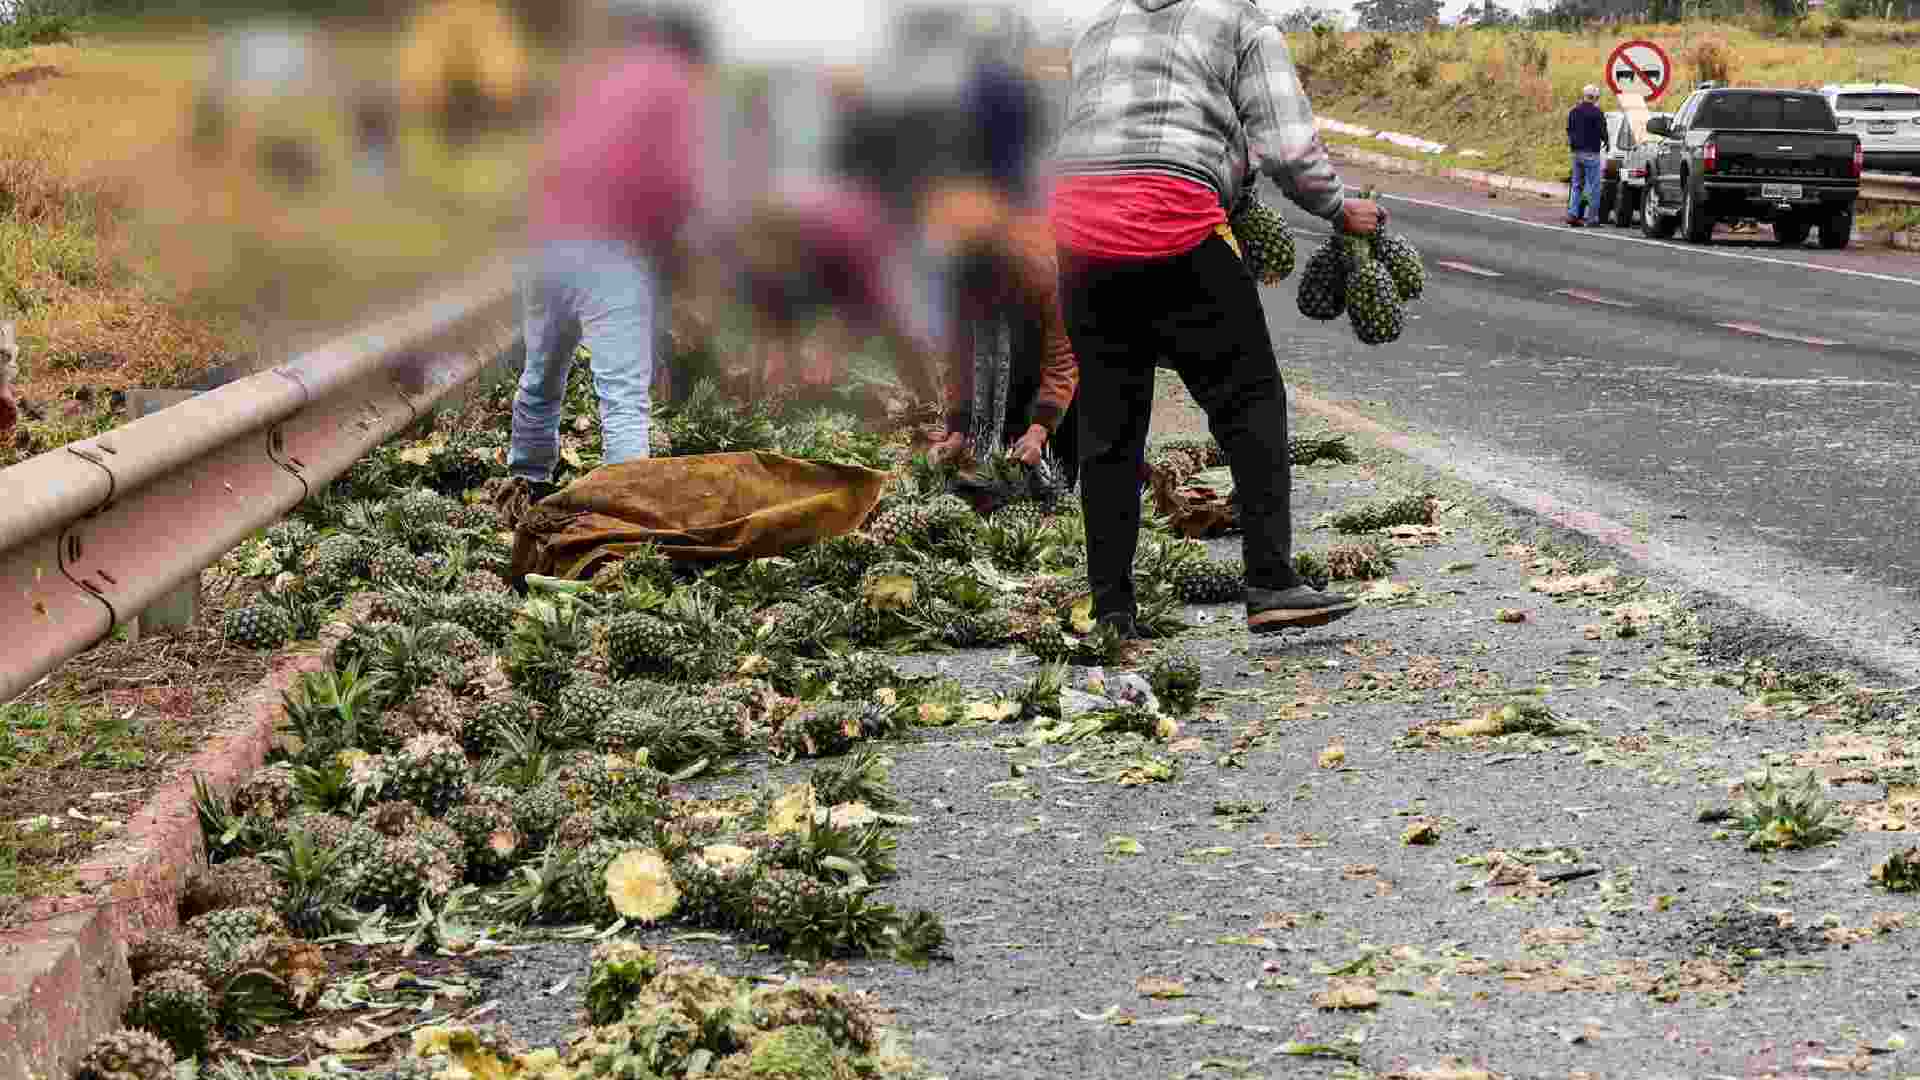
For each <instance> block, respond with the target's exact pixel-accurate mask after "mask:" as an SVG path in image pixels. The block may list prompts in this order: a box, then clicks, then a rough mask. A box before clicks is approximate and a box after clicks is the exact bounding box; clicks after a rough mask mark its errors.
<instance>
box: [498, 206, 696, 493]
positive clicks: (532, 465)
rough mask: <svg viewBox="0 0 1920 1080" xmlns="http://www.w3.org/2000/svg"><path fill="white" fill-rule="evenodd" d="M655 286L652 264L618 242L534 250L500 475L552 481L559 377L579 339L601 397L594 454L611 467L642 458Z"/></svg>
mask: <svg viewBox="0 0 1920 1080" xmlns="http://www.w3.org/2000/svg"><path fill="white" fill-rule="evenodd" d="M659 292H660V288H659V282H658V276H657V275H656V274H655V272H654V267H653V263H652V261H651V260H650V259H648V258H647V257H646V256H644V255H639V254H636V253H635V252H633V251H632V250H630V249H628V248H627V247H625V246H623V245H620V244H616V243H611V242H606V241H590V240H569V241H554V242H551V243H548V244H546V245H544V246H542V247H541V248H540V249H539V250H537V251H536V252H535V253H534V255H533V257H532V259H531V260H530V261H529V264H528V265H527V266H525V267H524V268H523V269H522V270H521V274H520V298H521V305H522V313H523V316H524V318H523V324H522V326H523V332H524V333H525V335H526V341H527V366H526V369H525V370H524V371H522V372H521V374H520V392H519V393H518V394H516V395H514V399H513V445H512V448H511V449H510V450H509V451H508V454H507V469H508V471H509V472H511V473H512V474H513V475H515V476H519V477H524V478H526V479H528V480H533V481H544V480H549V479H551V478H552V477H553V467H554V463H555V462H556V461H558V460H559V458H560V414H561V411H562V410H563V408H564V407H565V405H566V398H567V373H568V372H569V371H570V370H571V369H572V367H573V354H574V350H575V349H577V348H578V347H579V346H581V345H585V346H586V347H587V350H588V352H590V353H591V354H592V364H593V386H594V389H595V390H596V391H597V392H598V393H599V395H600V441H601V458H602V460H603V461H604V462H605V463H606V464H608V465H616V464H619V463H620V462H622V461H635V460H638V459H641V458H644V457H646V456H647V439H648V435H649V433H650V428H651V423H652V414H653V401H652V397H651V393H650V384H651V382H652V379H653V364H654V357H653V351H654V326H655V314H656V312H658V311H659V309H660V296H659Z"/></svg>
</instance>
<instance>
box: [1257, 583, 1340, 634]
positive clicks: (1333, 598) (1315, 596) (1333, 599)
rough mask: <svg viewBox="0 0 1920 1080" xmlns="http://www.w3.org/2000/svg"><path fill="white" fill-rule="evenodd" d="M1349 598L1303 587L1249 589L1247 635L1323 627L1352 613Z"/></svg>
mask: <svg viewBox="0 0 1920 1080" xmlns="http://www.w3.org/2000/svg"><path fill="white" fill-rule="evenodd" d="M1356 606H1357V605H1356V604H1355V603H1354V602H1353V599H1352V598H1351V597H1347V596H1341V595H1340V594H1339V593H1327V592H1321V591H1320V590H1318V589H1311V588H1308V587H1307V586H1305V585H1296V586H1294V587H1293V588H1291V589H1248V590H1247V632H1248V633H1250V634H1277V633H1279V632H1280V631H1282V630H1292V629H1294V628H1295V627H1305V626H1325V625H1327V624H1328V623H1330V622H1332V621H1334V620H1335V619H1338V618H1342V617H1344V616H1346V615H1349V614H1351V613H1352V612H1353V609H1354V608H1355V607H1356Z"/></svg>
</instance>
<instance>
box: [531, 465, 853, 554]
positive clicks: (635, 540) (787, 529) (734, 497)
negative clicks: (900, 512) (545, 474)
mask: <svg viewBox="0 0 1920 1080" xmlns="http://www.w3.org/2000/svg"><path fill="white" fill-rule="evenodd" d="M886 482H887V476H886V474H885V473H880V472H875V471H873V470H872V469H863V468H860V467H858V466H853V465H828V464H822V463H818V462H811V461H799V460H796V459H794V458H788V457H781V456H780V455H778V454H762V453H741V454H690V455H686V456H683V457H666V458H651V459H649V460H646V461H630V462H627V463H625V464H621V465H608V466H605V467H603V468H600V469H596V470H594V471H593V472H591V473H588V474H587V475H586V476H584V477H582V478H581V479H579V480H577V481H575V482H574V483H573V484H572V485H571V486H569V487H568V488H566V489H565V490H564V491H558V492H555V493H554V494H553V495H551V496H549V497H548V498H546V499H543V500H541V501H540V502H539V503H536V504H532V505H528V504H527V503H526V497H525V488H524V487H522V486H520V485H517V484H516V485H514V486H513V487H510V488H508V489H507V490H506V491H504V492H503V493H502V495H501V500H500V505H501V510H502V512H503V513H504V514H505V516H506V519H507V521H508V522H510V523H511V524H513V526H514V545H513V568H512V577H513V580H514V581H516V582H518V581H521V580H524V579H525V577H526V575H528V574H544V575H547V576H549V577H560V578H576V579H581V580H584V579H586V578H589V577H591V576H592V575H593V572H594V571H595V570H596V569H598V568H599V567H600V565H601V564H602V563H604V562H606V561H607V560H608V559H620V558H624V557H625V556H626V554H627V553H628V552H630V551H632V550H634V549H635V548H636V547H639V546H640V545H642V544H646V543H653V544H657V545H659V546H660V548H661V550H662V551H664V552H665V553H666V554H667V555H668V556H669V557H671V558H675V559H685V560H688V561H693V562H720V561H725V560H729V559H753V558H764V557H767V556H772V555H784V554H786V553H787V552H789V551H792V550H794V549H795V548H800V547H804V546H806V545H807V544H811V543H813V542H814V541H816V540H824V539H828V538H830V537H835V536H840V535H843V534H845V533H850V532H852V531H853V530H855V529H858V528H859V527H860V525H861V523H862V522H864V521H866V519H867V515H868V514H869V513H871V512H872V511H873V507H874V504H875V503H877V502H879V501H880V493H881V491H882V489H883V488H884V487H885V485H886Z"/></svg>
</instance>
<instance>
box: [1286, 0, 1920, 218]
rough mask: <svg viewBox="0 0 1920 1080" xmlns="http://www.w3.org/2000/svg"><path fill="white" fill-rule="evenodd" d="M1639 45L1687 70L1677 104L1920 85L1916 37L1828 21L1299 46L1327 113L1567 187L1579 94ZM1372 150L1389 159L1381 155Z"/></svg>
mask: <svg viewBox="0 0 1920 1080" xmlns="http://www.w3.org/2000/svg"><path fill="white" fill-rule="evenodd" d="M1836 26H1838V27H1841V29H1840V30H1838V31H1836V30H1835V29H1833V28H1834V27H1836ZM1835 34H1837V35H1838V36H1830V35H1835ZM1382 38H1384V39H1386V40H1387V41H1388V42H1389V44H1391V46H1392V61H1391V62H1390V63H1388V64H1385V65H1380V64H1375V63H1372V62H1368V61H1364V60H1360V59H1357V58H1360V57H1363V56H1365V54H1366V52H1367V50H1368V47H1369V45H1370V43H1371V42H1372V41H1374V40H1376V39H1382ZM1633 38H1646V39H1649V40H1652V41H1656V42H1659V43H1660V44H1661V45H1662V46H1663V47H1665V48H1666V49H1667V51H1668V53H1669V55H1671V56H1673V58H1674V60H1675V63H1676V65H1677V66H1678V69H1679V70H1678V71H1677V72H1676V80H1675V83H1674V87H1675V90H1674V92H1671V93H1670V94H1669V95H1668V97H1667V98H1665V99H1663V104H1668V105H1673V104H1677V103H1678V101H1679V100H1680V99H1681V98H1682V97H1684V90H1685V88H1686V87H1690V86H1692V85H1693V84H1694V83H1695V82H1697V81H1699V80H1702V79H1715V80H1720V81H1731V82H1734V83H1735V84H1737V85H1745V86H1780V87H1798V88H1815V87H1818V86H1821V85H1823V84H1825V83H1829V82H1854V81H1873V80H1876V79H1883V80H1886V81H1889V82H1905V83H1916V82H1920V47H1917V46H1920V31H1916V30H1915V29H1914V28H1912V27H1911V26H1908V25H1904V24H1900V23H1871V22H1853V23H1838V22H1836V21H1834V20H1828V19H1825V18H1824V17H1815V18H1813V19H1808V20H1802V21H1800V22H1797V23H1787V24H1782V25H1780V26H1778V27H1776V26H1775V25H1774V24H1773V23H1771V22H1767V21H1760V20H1754V21H1752V22H1751V23H1750V24H1749V25H1733V24H1706V23H1699V24H1689V25H1687V26H1685V27H1679V26H1632V25H1626V26H1611V27H1596V28H1594V29H1592V30H1587V31H1581V32H1568V33H1560V32H1528V31H1481V32H1476V31H1471V30H1436V31H1430V32H1427V33H1424V34H1395V35H1373V34H1363V33H1348V34H1339V35H1332V36H1331V37H1329V38H1316V37H1315V36H1314V35H1311V34H1295V35H1292V36H1291V38H1290V43H1291V45H1292V48H1293V53H1294V58H1295V60H1296V62H1297V63H1298V64H1299V65H1300V67H1301V71H1302V74H1303V76H1304V77H1305V78H1306V79H1307V83H1308V87H1309V89H1310V91H1311V93H1312V96H1313V102H1314V107H1315V109H1316V111H1318V112H1320V113H1321V114H1323V115H1326V116H1329V117H1335V118H1338V119H1341V120H1345V121H1348V122H1350V123H1358V124H1365V125H1366V126H1368V127H1376V128H1385V129H1389V130H1394V131H1404V132H1407V133H1409V134H1414V135H1419V136H1421V137H1423V138H1427V139H1432V140H1435V141H1437V142H1443V143H1447V144H1449V145H1451V146H1455V147H1458V148H1461V149H1475V150H1479V151H1482V152H1483V153H1484V154H1486V155H1487V156H1486V157H1484V158H1477V159H1459V158H1453V157H1448V159H1447V161H1446V162H1445V163H1447V164H1458V165H1467V166H1470V167H1476V168H1485V169H1493V170H1496V171H1502V172H1511V173H1515V174H1518V175H1522V176H1531V177H1536V178H1538V179H1543V180H1564V179H1566V176H1567V168H1568V166H1567V154H1566V139H1565V129H1564V123H1565V113H1566V110H1567V109H1568V108H1570V107H1571V106H1572V104H1573V103H1574V102H1575V101H1576V100H1578V98H1579V94H1580V88H1581V87H1582V86H1584V85H1586V84H1587V83H1600V82H1602V81H1603V75H1604V71H1603V69H1604V67H1605V62H1606V57H1607V54H1608V53H1609V52H1610V51H1611V50H1612V48H1613V46H1614V45H1615V44H1617V43H1618V42H1620V41H1624V40H1629V39H1633ZM1373 48H1374V49H1375V50H1378V49H1379V48H1380V46H1373ZM1376 146H1377V148H1378V149H1380V150H1382V151H1385V152H1392V148H1391V147H1390V146H1388V145H1386V144H1376Z"/></svg>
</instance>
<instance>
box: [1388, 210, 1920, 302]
mask: <svg viewBox="0 0 1920 1080" xmlns="http://www.w3.org/2000/svg"><path fill="white" fill-rule="evenodd" d="M1380 197H1381V198H1382V199H1389V200H1393V201H1395V202H1403V203H1411V204H1412V205H1414V206H1425V207H1428V208H1430V209H1434V210H1445V211H1448V212H1450V213H1454V214H1465V215H1467V216H1468V217H1477V218H1485V219H1486V220H1488V221H1498V222H1500V223H1501V224H1504V225H1517V226H1519V227H1521V228H1526V229H1542V230H1545V231H1547V232H1551V233H1557V234H1559V235H1561V236H1569V237H1571V236H1591V237H1593V238H1595V239H1600V240H1612V241H1613V242H1615V243H1619V244H1646V245H1648V246H1649V247H1657V248H1662V249H1664V250H1667V251H1673V252H1684V253H1686V254H1689V255H1702V256H1707V257H1710V258H1717V259H1738V260H1740V261H1742V262H1756V263H1767V264H1768V265H1771V266H1786V267H1791V268H1792V269H1795V270H1819V271H1821V272H1823V273H1828V274H1845V275H1846V276H1848V277H1857V278H1866V279H1867V280H1869V281H1889V282H1892V283H1893V284H1895V285H1920V278H1910V277H1901V276H1899V275H1898V274H1876V273H1874V272H1873V271H1871V270H1850V269H1848V268H1846V267H1844V266H1826V265H1824V264H1822V263H1815V262H1800V261H1799V260H1797V259H1776V258H1773V257H1771V256H1767V255H1748V254H1745V253H1743V252H1738V251H1722V250H1720V249H1718V248H1711V247H1696V246H1693V245H1688V244H1673V243H1668V242H1667V241H1664V240H1649V239H1647V238H1646V237H1643V236H1622V235H1620V234H1619V233H1617V232H1606V231H1603V230H1599V229H1580V230H1571V229H1568V228H1567V227H1566V226H1565V225H1548V224H1545V223H1543V222H1538V221H1526V220H1524V219H1521V218H1516V217H1508V216H1507V215H1505V214H1492V213H1488V212H1487V211H1485V210H1468V209H1467V208H1466V207H1464V206H1450V205H1448V204H1447V203H1443V202H1434V201H1433V200H1432V199H1416V198H1413V197H1412V196H1408V195H1382V196H1380ZM1441 265H1445V264H1444V263H1443V264H1441Z"/></svg>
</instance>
